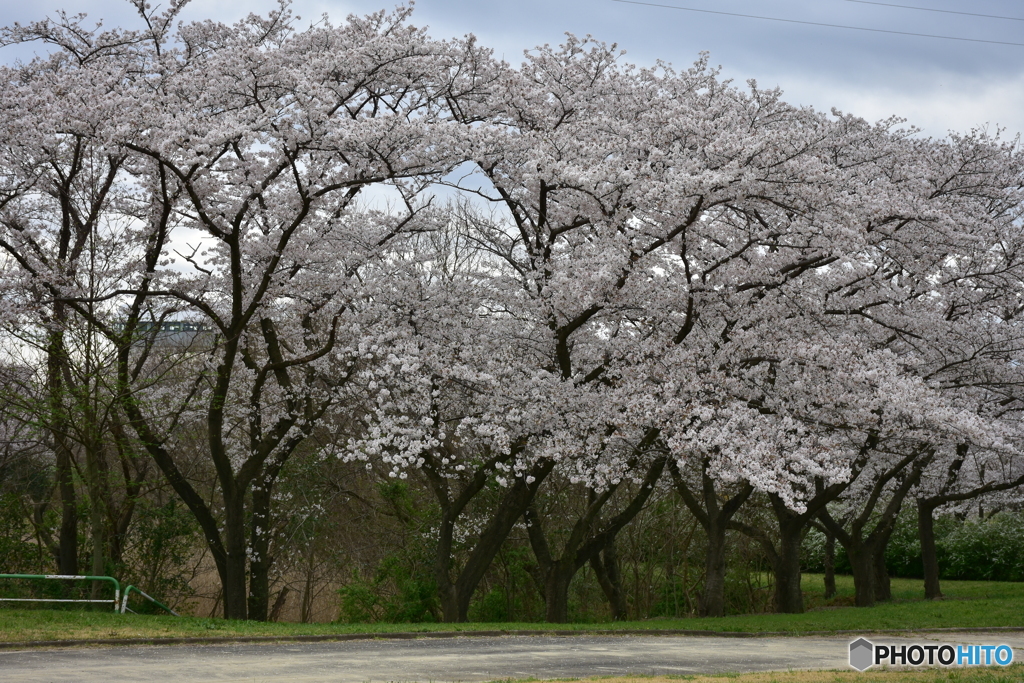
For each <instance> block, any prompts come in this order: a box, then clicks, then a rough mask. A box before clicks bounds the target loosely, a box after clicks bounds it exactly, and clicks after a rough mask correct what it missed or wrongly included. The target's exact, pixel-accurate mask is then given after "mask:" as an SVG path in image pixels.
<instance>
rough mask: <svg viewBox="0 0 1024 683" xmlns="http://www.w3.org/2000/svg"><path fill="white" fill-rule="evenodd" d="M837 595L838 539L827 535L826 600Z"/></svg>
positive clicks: (829, 534)
mask: <svg viewBox="0 0 1024 683" xmlns="http://www.w3.org/2000/svg"><path fill="white" fill-rule="evenodd" d="M835 594H836V537H835V536H833V535H832V534H831V533H826V534H825V599H826V600H828V599H830V598H833V597H835Z"/></svg>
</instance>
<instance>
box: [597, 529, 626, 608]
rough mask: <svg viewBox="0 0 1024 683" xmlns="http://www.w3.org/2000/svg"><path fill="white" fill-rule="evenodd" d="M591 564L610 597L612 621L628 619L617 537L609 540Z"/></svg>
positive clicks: (603, 589) (605, 593) (606, 594)
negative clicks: (617, 551) (616, 546)
mask: <svg viewBox="0 0 1024 683" xmlns="http://www.w3.org/2000/svg"><path fill="white" fill-rule="evenodd" d="M590 566H591V567H592V568H593V569H594V575H595V576H596V577H597V583H598V584H599V585H600V586H601V590H602V591H604V596H605V597H606V598H608V605H609V606H610V607H611V610H612V621H626V620H627V619H628V618H629V610H628V606H627V604H626V594H625V592H624V591H623V590H622V575H621V573H620V572H619V556H618V553H616V552H615V539H614V538H612V539H610V540H609V541H608V543H607V544H606V545H605V547H604V548H603V549H602V551H601V553H600V554H598V555H594V556H593V557H592V558H590Z"/></svg>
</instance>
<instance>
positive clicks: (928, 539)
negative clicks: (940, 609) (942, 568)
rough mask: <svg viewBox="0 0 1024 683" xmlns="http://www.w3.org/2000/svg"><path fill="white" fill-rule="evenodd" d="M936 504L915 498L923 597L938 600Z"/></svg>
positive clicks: (939, 593) (940, 592)
mask: <svg viewBox="0 0 1024 683" xmlns="http://www.w3.org/2000/svg"><path fill="white" fill-rule="evenodd" d="M935 507H936V505H935V504H933V503H932V502H931V501H929V500H927V499H923V498H919V499H918V500H917V532H918V536H919V537H920V539H921V564H922V569H923V571H924V597H925V598H926V599H927V600H938V599H939V598H941V597H942V590H941V588H940V586H939V558H938V553H937V552H936V549H935V520H934V517H933V514H934V512H935Z"/></svg>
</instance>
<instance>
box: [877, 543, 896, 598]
mask: <svg viewBox="0 0 1024 683" xmlns="http://www.w3.org/2000/svg"><path fill="white" fill-rule="evenodd" d="M891 535H892V531H889V532H888V533H886V534H883V536H882V538H880V539H879V540H878V542H877V543H875V544H874V548H873V550H872V555H873V557H874V568H873V569H874V573H875V582H874V583H875V586H874V587H875V600H876V601H877V602H886V601H888V600H892V582H891V581H890V580H889V569H888V567H886V566H885V549H886V548H887V547H888V545H889V537H890V536H891Z"/></svg>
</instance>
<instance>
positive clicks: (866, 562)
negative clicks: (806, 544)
mask: <svg viewBox="0 0 1024 683" xmlns="http://www.w3.org/2000/svg"><path fill="white" fill-rule="evenodd" d="M934 454H935V452H934V451H933V450H930V449H926V448H916V449H914V450H913V451H912V452H911V453H909V454H908V455H906V456H904V457H903V458H901V459H900V460H898V461H897V462H896V463H895V464H893V465H892V466H891V467H889V468H888V469H886V470H885V471H883V472H882V473H881V474H880V475H879V476H878V477H877V478H876V479H875V482H874V484H873V485H872V487H871V490H870V492H869V493H868V496H867V498H866V499H865V502H864V504H863V506H861V507H860V508H859V513H858V514H856V515H852V516H851V517H850V519H848V520H846V523H840V522H838V521H836V520H835V519H834V518H833V517H832V516H831V515H830V514H829V512H828V510H827V509H825V508H822V509H820V510H819V512H818V519H819V520H820V521H821V523H822V524H823V525H824V526H825V528H826V529H828V531H829V532H830V533H831V534H832V535H834V536H835V537H836V540H838V541H839V542H840V543H841V544H842V545H843V548H845V549H846V555H847V557H848V558H849V559H850V567H851V569H852V570H853V585H854V590H855V592H856V597H855V598H854V603H855V604H856V605H857V606H858V607H871V606H872V605H874V604H875V602H876V601H877V600H879V599H884V600H888V599H889V597H891V592H890V589H889V575H888V572H886V571H885V546H886V545H887V544H888V542H889V537H890V536H891V535H892V530H893V526H894V525H895V523H896V517H897V516H898V515H899V512H900V508H901V507H902V505H903V501H904V499H905V498H906V496H907V494H908V493H909V492H910V490H911V489H912V488H913V487H914V486H916V485H917V482H918V481H920V479H921V473H922V472H923V471H924V468H925V467H927V466H928V464H929V463H930V462H931V460H932V458H933V457H934ZM907 468H910V469H909V471H908V470H907ZM897 477H902V481H900V483H899V484H898V485H897V486H896V488H895V490H894V491H893V493H892V495H891V497H890V498H889V502H888V504H887V505H886V506H885V508H884V509H883V510H882V512H881V514H880V515H876V514H875V508H876V506H877V505H878V502H879V500H880V498H881V496H882V494H883V493H884V492H885V489H886V487H887V486H888V484H889V483H890V482H891V481H893V480H894V479H896V478H897ZM871 522H874V526H872V527H871V528H870V530H869V528H868V527H869V524H870V523H871ZM846 524H849V529H847V528H846ZM879 563H881V565H880V564H879ZM880 596H882V597H880Z"/></svg>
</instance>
